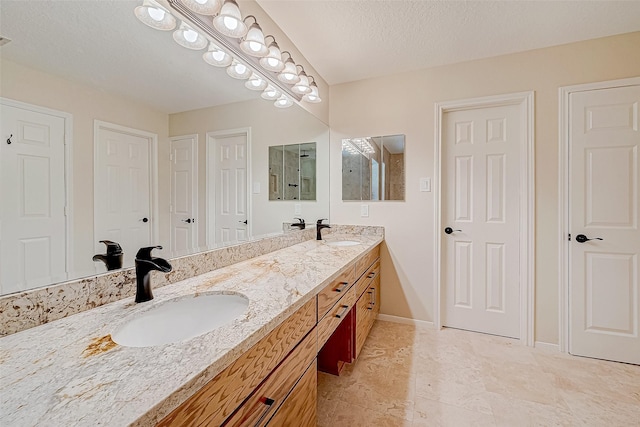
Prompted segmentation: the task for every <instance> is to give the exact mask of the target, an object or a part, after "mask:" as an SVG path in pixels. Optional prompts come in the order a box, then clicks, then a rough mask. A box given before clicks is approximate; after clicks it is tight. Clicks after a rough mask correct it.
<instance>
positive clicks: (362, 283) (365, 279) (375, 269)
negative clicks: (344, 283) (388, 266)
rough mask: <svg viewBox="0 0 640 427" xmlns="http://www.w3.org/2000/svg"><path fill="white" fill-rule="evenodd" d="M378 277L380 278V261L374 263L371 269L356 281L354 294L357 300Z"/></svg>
mask: <svg viewBox="0 0 640 427" xmlns="http://www.w3.org/2000/svg"><path fill="white" fill-rule="evenodd" d="M378 276H380V261H379V260H378V261H376V262H374V263H373V265H372V266H371V267H369V269H368V270H367V272H366V273H365V274H364V275H363V276H362V277H361V278H360V280H358V283H357V284H356V286H357V291H356V294H357V295H358V298H359V297H360V295H362V294H363V292H364V291H366V290H367V288H368V287H369V286H370V285H371V282H372V281H374V280H375V279H376V278H377V277H378Z"/></svg>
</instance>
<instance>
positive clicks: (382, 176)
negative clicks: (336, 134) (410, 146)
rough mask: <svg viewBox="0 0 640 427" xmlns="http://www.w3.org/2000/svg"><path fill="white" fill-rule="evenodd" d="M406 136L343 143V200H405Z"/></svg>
mask: <svg viewBox="0 0 640 427" xmlns="http://www.w3.org/2000/svg"><path fill="white" fill-rule="evenodd" d="M404 140H405V137H404V135H386V136H367V137H362V138H349V139H343V140H342V200H345V201H346V200H404V193H405V172H404V170H405V166H404V163H405V162H404V146H405V141H404Z"/></svg>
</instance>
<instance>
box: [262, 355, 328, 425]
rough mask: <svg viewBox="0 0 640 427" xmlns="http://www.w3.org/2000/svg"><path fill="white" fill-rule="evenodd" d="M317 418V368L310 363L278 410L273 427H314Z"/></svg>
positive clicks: (270, 423) (272, 419)
mask: <svg viewBox="0 0 640 427" xmlns="http://www.w3.org/2000/svg"><path fill="white" fill-rule="evenodd" d="M317 418H318V370H317V369H316V364H315V363H312V364H311V366H309V369H307V372H306V373H305V374H304V376H303V377H302V378H301V379H300V381H299V382H298V384H296V387H295V388H294V389H293V391H292V392H291V394H290V395H289V396H288V397H287V400H285V401H284V403H283V404H282V406H281V407H280V409H278V412H276V414H275V415H274V416H273V418H271V420H270V421H269V426H273V427H316V425H317Z"/></svg>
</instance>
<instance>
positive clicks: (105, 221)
mask: <svg viewBox="0 0 640 427" xmlns="http://www.w3.org/2000/svg"><path fill="white" fill-rule="evenodd" d="M96 132H97V136H96V147H95V150H96V159H95V168H94V177H95V179H94V239H95V250H96V253H104V245H103V244H101V243H98V242H99V241H100V240H112V241H114V242H118V243H119V244H120V246H121V247H122V250H123V252H124V259H123V267H131V266H133V261H134V259H135V255H136V253H137V251H138V249H140V248H141V247H143V246H149V245H151V243H152V242H151V222H152V221H154V220H155V218H152V217H151V191H150V189H151V185H150V181H151V179H150V173H149V171H150V163H149V158H150V146H151V144H150V139H149V137H148V136H145V135H140V134H135V133H134V132H135V130H125V129H124V128H121V127H119V126H113V127H110V126H109V125H104V126H102V125H101V126H96ZM96 268H97V269H98V271H105V268H104V265H102V264H101V263H96Z"/></svg>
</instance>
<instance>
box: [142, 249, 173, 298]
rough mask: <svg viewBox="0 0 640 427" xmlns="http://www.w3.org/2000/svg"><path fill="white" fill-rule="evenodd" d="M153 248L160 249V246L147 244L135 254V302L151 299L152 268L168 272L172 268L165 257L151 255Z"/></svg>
mask: <svg viewBox="0 0 640 427" xmlns="http://www.w3.org/2000/svg"><path fill="white" fill-rule="evenodd" d="M154 249H162V246H149V247H146V248H140V250H139V251H138V253H137V254H136V302H145V301H151V300H152V299H153V293H152V292H151V275H150V274H149V273H151V272H152V271H153V270H157V271H162V272H163V273H169V272H170V271H171V270H173V267H171V264H169V262H168V261H167V260H166V259H162V258H155V257H152V256H151V251H152V250H154Z"/></svg>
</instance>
